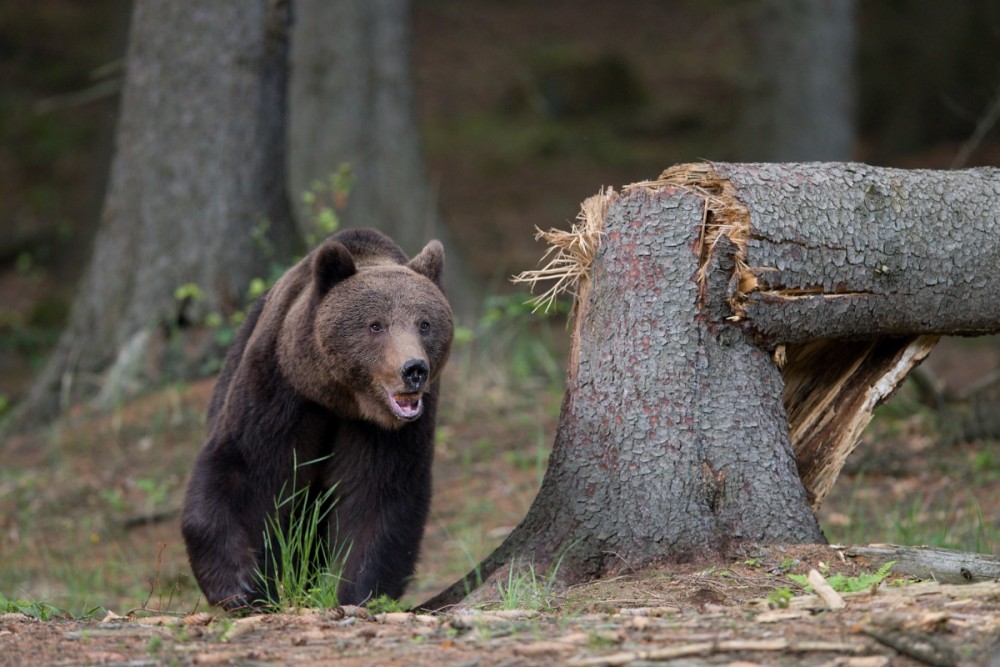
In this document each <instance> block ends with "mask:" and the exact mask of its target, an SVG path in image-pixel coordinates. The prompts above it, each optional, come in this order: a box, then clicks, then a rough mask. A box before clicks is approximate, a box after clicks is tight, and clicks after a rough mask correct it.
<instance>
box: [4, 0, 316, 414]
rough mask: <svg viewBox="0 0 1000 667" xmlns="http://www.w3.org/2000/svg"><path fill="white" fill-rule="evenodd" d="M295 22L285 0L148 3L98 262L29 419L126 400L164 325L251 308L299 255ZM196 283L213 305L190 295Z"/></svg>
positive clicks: (142, 11)
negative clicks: (289, 127)
mask: <svg viewBox="0 0 1000 667" xmlns="http://www.w3.org/2000/svg"><path fill="white" fill-rule="evenodd" d="M287 27H288V7H287V3H286V2H281V1H279V2H272V1H270V0H253V1H252V2H245V1H243V0H219V1H218V2H212V3H209V4H205V3H200V2H195V1H192V0H179V1H177V2H169V3H163V2H154V1H152V0H138V1H137V2H136V3H135V6H134V9H133V14H132V21H131V28H130V35H129V47H128V53H127V72H126V77H125V84H124V90H123V93H122V103H121V104H122V108H121V115H120V119H119V123H118V130H117V135H116V153H115V157H114V160H113V164H112V168H111V178H110V183H109V187H108V192H107V194H106V197H105V201H104V207H103V213H102V216H101V222H100V228H99V231H98V235H97V238H96V240H95V245H94V250H93V257H92V260H91V262H90V265H89V268H88V269H87V271H86V273H85V276H84V278H83V280H82V281H81V284H80V289H79V293H78V295H77V297H76V301H75V302H74V304H73V308H72V314H71V316H70V322H69V324H68V326H67V328H66V330H65V331H64V333H63V334H62V337H61V339H60V341H59V344H58V345H57V348H56V350H55V352H54V353H53V355H52V357H51V358H50V359H49V361H48V363H47V365H46V367H45V369H44V370H43V372H42V373H41V374H40V376H39V377H38V379H37V380H36V382H35V384H34V385H33V387H32V389H31V391H30V393H29V396H28V398H27V400H26V401H25V403H24V404H23V405H22V406H21V409H20V411H19V418H20V419H19V421H20V423H22V424H24V423H26V422H31V421H37V420H40V419H44V418H47V417H51V416H53V415H54V414H55V413H56V412H57V411H58V410H59V409H60V408H61V407H64V406H65V405H67V404H68V403H70V402H72V401H75V400H77V399H80V398H83V397H88V396H91V395H93V393H94V392H95V390H96V389H98V388H100V389H101V390H102V392H103V393H104V396H105V397H107V398H108V399H109V400H113V399H114V398H115V397H116V396H117V395H118V393H119V392H120V391H121V390H123V389H125V388H127V387H128V385H129V382H130V380H134V379H135V376H136V375H137V374H140V373H141V371H142V370H144V368H145V366H146V365H147V364H149V363H150V362H151V359H150V356H151V345H150V344H151V342H152V340H153V338H154V337H153V336H152V332H155V331H156V330H157V328H160V327H164V328H170V327H174V326H175V325H178V324H183V323H184V322H185V321H186V320H187V319H190V318H196V317H199V316H200V315H203V314H205V313H208V312H220V313H222V314H229V313H232V312H233V311H234V310H235V309H238V308H241V307H242V306H243V305H244V301H245V298H246V296H245V295H246V288H247V285H248V284H249V282H250V280H251V279H252V278H254V277H264V276H266V274H267V271H268V262H269V261H270V260H272V259H273V258H275V257H280V258H285V257H287V256H288V255H289V254H290V251H291V250H292V248H293V246H294V245H295V243H296V234H295V231H294V227H293V226H292V224H291V222H290V216H289V212H288V204H287V198H286V195H285V177H284V160H285V153H284V137H285V91H286V86H287ZM186 283H193V284H196V285H198V286H199V288H200V289H201V291H202V292H203V294H204V300H202V301H200V302H197V303H195V302H190V303H181V302H179V301H178V300H177V298H176V297H175V291H176V289H177V288H178V287H179V286H181V285H183V284H186ZM109 368H111V370H110V371H109Z"/></svg>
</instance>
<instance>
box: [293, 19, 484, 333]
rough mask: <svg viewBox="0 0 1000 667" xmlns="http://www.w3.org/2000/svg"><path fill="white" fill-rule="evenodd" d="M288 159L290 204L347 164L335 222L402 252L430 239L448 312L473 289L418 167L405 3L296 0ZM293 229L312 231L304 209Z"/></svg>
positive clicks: (470, 302)
mask: <svg viewBox="0 0 1000 667" xmlns="http://www.w3.org/2000/svg"><path fill="white" fill-rule="evenodd" d="M295 6H296V12H295V14H296V20H295V23H294V28H293V39H292V63H293V70H292V82H291V93H290V95H291V98H290V114H291V115H290V129H289V147H290V151H291V153H290V156H291V160H290V162H289V173H290V184H291V191H292V193H293V195H294V202H295V203H296V204H299V203H300V201H299V196H300V195H301V194H302V193H303V192H305V191H307V190H308V189H309V188H310V184H311V183H312V182H313V181H315V180H320V181H323V180H325V179H326V178H327V176H328V175H329V174H331V173H332V172H335V171H336V170H337V169H338V168H339V166H340V165H341V164H344V163H347V164H349V165H350V167H351V171H352V172H353V174H354V176H355V180H354V185H353V188H352V190H351V193H350V195H349V197H348V199H347V206H346V209H345V210H344V211H343V213H342V216H341V222H342V223H343V224H344V226H347V227H377V228H378V229H380V230H382V231H383V232H385V233H386V234H388V235H389V236H391V237H392V238H393V239H394V240H395V241H396V242H397V243H399V244H400V246H401V247H402V248H403V249H404V250H405V251H406V252H407V253H416V252H417V251H419V250H420V249H421V248H422V247H423V246H424V244H425V243H426V242H427V240H428V239H429V238H438V239H440V240H441V241H442V242H443V243H444V245H445V249H446V251H447V253H448V271H447V275H446V276H445V282H446V287H447V291H448V296H449V299H450V300H451V301H452V306H453V308H454V309H455V310H456V312H459V313H462V314H467V311H468V310H469V309H470V308H472V307H473V306H474V305H475V301H476V299H477V294H478V290H477V289H476V286H475V285H474V283H473V281H472V278H471V276H470V274H469V272H468V270H467V268H466V266H465V264H464V262H463V260H462V257H461V253H460V252H459V251H458V249H457V247H456V245H455V243H454V242H453V240H452V236H451V234H450V233H449V231H448V229H447V227H446V226H445V225H444V224H443V223H442V221H441V217H440V214H439V211H438V208H437V201H436V199H435V196H434V192H433V190H432V188H431V186H430V182H429V179H428V175H427V167H426V165H425V162H424V155H423V146H422V142H421V135H420V126H419V123H418V122H417V107H416V99H415V97H416V95H415V90H414V83H413V73H412V68H411V65H410V63H411V59H412V37H411V17H410V2H409V0H344V1H340V2H328V1H326V0H297V2H296V5H295ZM298 219H299V224H300V227H302V228H303V231H304V232H310V231H315V230H310V229H309V228H308V227H309V221H308V215H307V212H306V211H305V210H304V209H302V208H300V209H299V215H298Z"/></svg>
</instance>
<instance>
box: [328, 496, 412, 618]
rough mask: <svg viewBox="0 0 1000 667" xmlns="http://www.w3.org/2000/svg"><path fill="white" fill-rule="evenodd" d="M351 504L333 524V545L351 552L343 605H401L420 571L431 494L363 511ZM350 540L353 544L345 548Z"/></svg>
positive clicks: (345, 572)
mask: <svg viewBox="0 0 1000 667" xmlns="http://www.w3.org/2000/svg"><path fill="white" fill-rule="evenodd" d="M428 486H429V484H428ZM350 500H353V498H351V499H348V502H346V503H344V504H343V505H341V506H339V507H338V508H337V511H336V512H335V513H334V516H333V517H331V519H330V521H331V523H330V535H331V543H332V544H338V543H339V544H344V545H345V547H344V548H345V549H348V550H347V556H346V559H345V560H344V568H343V572H342V575H341V576H342V582H341V584H340V588H339V590H338V601H339V602H340V604H356V605H363V604H365V603H366V602H367V601H369V600H372V599H374V598H376V597H378V596H380V595H387V596H389V597H390V598H394V599H398V598H400V597H401V596H402V595H403V591H404V590H405V588H406V585H407V584H408V583H409V581H410V579H411V578H412V577H413V573H414V571H415V569H416V564H417V557H418V556H419V554H420V542H421V540H422V539H423V535H424V524H425V523H426V522H427V513H428V509H429V506H430V492H429V489H428V491H427V492H426V493H421V492H420V491H417V492H415V493H413V494H412V495H408V496H407V495H406V494H402V495H399V496H396V497H395V498H394V499H392V500H387V501H386V500H384V501H383V502H380V503H378V504H377V505H374V504H373V505H368V506H358V505H357V504H354V503H351V502H350ZM368 500H371V499H370V498H369V499H368ZM338 532H339V540H338V537H337V535H338ZM345 539H346V540H350V543H349V544H345Z"/></svg>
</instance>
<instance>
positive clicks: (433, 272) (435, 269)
mask: <svg viewBox="0 0 1000 667" xmlns="http://www.w3.org/2000/svg"><path fill="white" fill-rule="evenodd" d="M406 266H408V267H409V268H411V269H413V270H414V271H416V272H417V273H419V274H420V275H422V276H426V277H427V278H430V280H431V282H433V283H434V284H435V285H437V286H438V287H440V286H441V273H442V272H443V271H444V246H443V245H441V242H440V241H438V240H437V239H434V240H432V241H428V242H427V245H425V246H424V249H423V250H421V251H420V254H419V255H417V256H416V257H414V258H413V259H411V260H410V261H409V263H408V264H407V265H406Z"/></svg>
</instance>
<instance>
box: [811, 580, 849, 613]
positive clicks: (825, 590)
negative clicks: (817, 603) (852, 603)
mask: <svg viewBox="0 0 1000 667" xmlns="http://www.w3.org/2000/svg"><path fill="white" fill-rule="evenodd" d="M806 581H808V582H809V585H810V586H812V587H813V590H814V591H816V595H818V596H820V597H821V598H823V602H825V603H826V606H827V607H829V608H830V609H832V610H833V611H836V610H838V609H843V608H844V607H845V606H847V603H846V602H844V598H843V597H841V595H840V593H838V592H837V591H835V590H833V586H831V585H830V584H828V583H827V581H826V579H825V578H824V577H823V575H822V574H820V573H819V570H809V575H808V577H807V578H806Z"/></svg>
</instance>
